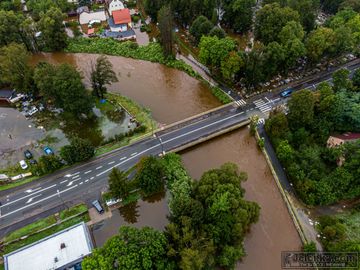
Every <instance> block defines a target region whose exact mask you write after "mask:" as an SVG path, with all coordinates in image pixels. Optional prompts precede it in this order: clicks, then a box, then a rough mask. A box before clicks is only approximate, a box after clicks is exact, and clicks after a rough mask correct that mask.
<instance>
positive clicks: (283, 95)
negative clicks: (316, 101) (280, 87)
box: [280, 88, 294, 98]
mask: <svg viewBox="0 0 360 270" xmlns="http://www.w3.org/2000/svg"><path fill="white" fill-rule="evenodd" d="M293 92H294V89H292V88H288V89H286V90H284V91H282V92H281V93H280V96H281V97H283V98H286V97H289V96H291V94H292V93H293Z"/></svg>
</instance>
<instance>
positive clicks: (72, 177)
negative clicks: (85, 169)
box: [71, 175, 80, 179]
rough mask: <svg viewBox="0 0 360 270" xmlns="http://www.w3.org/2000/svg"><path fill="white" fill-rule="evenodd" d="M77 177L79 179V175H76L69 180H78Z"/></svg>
mask: <svg viewBox="0 0 360 270" xmlns="http://www.w3.org/2000/svg"><path fill="white" fill-rule="evenodd" d="M78 177H80V175H76V176H74V177H72V178H71V179H75V178H78Z"/></svg>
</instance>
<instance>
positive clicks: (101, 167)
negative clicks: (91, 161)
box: [95, 166, 103, 170]
mask: <svg viewBox="0 0 360 270" xmlns="http://www.w3.org/2000/svg"><path fill="white" fill-rule="evenodd" d="M102 167H103V166H99V167H97V168H96V169H95V170H98V169H101V168H102Z"/></svg>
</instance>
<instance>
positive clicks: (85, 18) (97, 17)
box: [79, 10, 106, 24]
mask: <svg viewBox="0 0 360 270" xmlns="http://www.w3.org/2000/svg"><path fill="white" fill-rule="evenodd" d="M94 21H95V22H104V21H106V14H105V10H100V11H96V12H86V11H84V12H81V13H80V15H79V22H80V24H89V23H90V22H94Z"/></svg>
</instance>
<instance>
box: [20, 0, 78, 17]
mask: <svg viewBox="0 0 360 270" xmlns="http://www.w3.org/2000/svg"><path fill="white" fill-rule="evenodd" d="M26 6H27V7H28V9H29V10H30V11H31V13H32V16H33V17H34V18H35V20H39V19H40V17H41V13H46V12H47V11H48V10H50V9H51V8H59V9H60V10H61V11H62V12H65V11H69V9H70V8H71V5H70V3H69V2H68V1H67V0H28V1H26Z"/></svg>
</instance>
